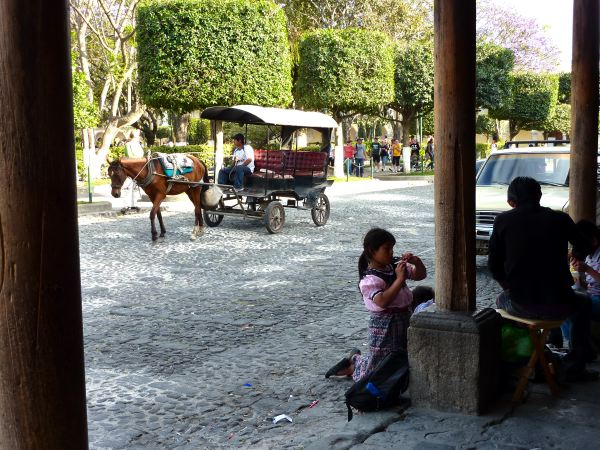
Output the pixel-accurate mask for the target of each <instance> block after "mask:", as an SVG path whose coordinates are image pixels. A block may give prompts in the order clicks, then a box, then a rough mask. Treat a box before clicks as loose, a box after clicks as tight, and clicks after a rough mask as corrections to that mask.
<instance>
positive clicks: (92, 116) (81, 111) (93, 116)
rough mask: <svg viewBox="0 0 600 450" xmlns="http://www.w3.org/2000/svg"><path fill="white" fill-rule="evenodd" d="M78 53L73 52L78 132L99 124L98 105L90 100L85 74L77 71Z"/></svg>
mask: <svg viewBox="0 0 600 450" xmlns="http://www.w3.org/2000/svg"><path fill="white" fill-rule="evenodd" d="M75 58H76V53H75V52H71V60H72V61H73V63H72V64H71V71H72V77H73V78H72V83H73V84H72V86H73V125H74V128H75V129H76V130H81V129H83V128H91V127H95V126H96V125H97V124H98V121H99V118H98V111H97V109H96V105H95V104H94V103H93V102H90V100H89V99H88V85H87V82H86V80H85V74H84V73H83V72H82V71H80V70H77V66H76V65H75V62H74V61H75Z"/></svg>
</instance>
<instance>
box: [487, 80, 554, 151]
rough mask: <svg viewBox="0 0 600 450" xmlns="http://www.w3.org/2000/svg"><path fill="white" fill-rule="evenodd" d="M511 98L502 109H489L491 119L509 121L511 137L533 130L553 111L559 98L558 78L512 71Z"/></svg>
mask: <svg viewBox="0 0 600 450" xmlns="http://www.w3.org/2000/svg"><path fill="white" fill-rule="evenodd" d="M510 80H511V81H510V82H511V95H510V97H509V99H508V101H507V102H506V104H505V106H504V107H502V108H499V109H496V110H490V114H491V116H492V117H494V118H496V119H501V120H508V121H509V129H510V131H509V133H510V138H511V139H512V138H514V137H515V136H516V135H517V133H518V132H519V131H520V130H523V129H535V127H536V125H539V124H540V123H542V122H544V121H546V120H548V118H550V117H551V116H552V114H553V112H554V108H555V106H556V101H557V98H558V76H557V75H555V74H545V73H533V72H513V73H512V74H511V76H510Z"/></svg>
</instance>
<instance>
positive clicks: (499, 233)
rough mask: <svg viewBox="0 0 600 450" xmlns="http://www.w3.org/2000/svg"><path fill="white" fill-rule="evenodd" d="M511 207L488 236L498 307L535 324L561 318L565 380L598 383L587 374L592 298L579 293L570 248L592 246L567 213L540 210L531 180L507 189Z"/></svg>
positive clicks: (537, 191)
mask: <svg viewBox="0 0 600 450" xmlns="http://www.w3.org/2000/svg"><path fill="white" fill-rule="evenodd" d="M507 197H508V204H509V205H510V206H511V207H512V208H513V209H512V210H510V211H505V212H503V213H501V214H500V215H498V217H496V220H495V222H494V231H493V233H492V236H491V237H490V249H489V259H488V268H489V270H490V272H491V274H492V276H493V277H494V279H495V280H496V281H497V282H498V283H499V284H500V286H501V287H502V288H503V289H504V292H503V293H502V294H500V296H499V297H498V299H497V304H498V307H500V308H503V309H505V310H506V311H508V312H509V313H510V314H513V315H515V316H520V317H524V318H531V319H550V320H551V319H563V318H567V317H570V318H571V321H572V322H571V323H572V330H571V343H570V344H571V348H570V351H569V353H568V354H567V356H566V357H565V359H564V365H565V372H566V375H567V380H570V381H585V380H595V379H597V378H598V373H597V372H593V371H587V370H586V369H585V364H586V362H588V360H589V359H590V358H591V357H592V355H593V351H592V349H591V347H590V312H591V303H590V299H589V298H588V297H587V296H585V295H582V294H578V293H576V292H575V291H574V290H573V289H572V288H571V285H572V284H573V278H572V277H571V273H570V271H569V265H568V259H567V255H568V243H569V242H570V243H571V244H572V245H573V246H574V247H576V248H581V249H583V248H587V247H588V246H589V243H588V242H587V241H586V239H585V238H584V237H583V236H582V235H581V234H580V233H579V232H578V230H577V228H576V227H575V224H574V223H573V220H572V219H571V218H570V217H569V216H568V215H567V214H565V213H563V212H560V211H554V210H552V209H550V208H545V207H542V206H540V199H541V197H542V190H541V188H540V185H539V183H538V182H537V181H536V180H534V179H533V178H529V177H517V178H515V179H514V180H513V181H512V183H510V186H509V187H508V193H507Z"/></svg>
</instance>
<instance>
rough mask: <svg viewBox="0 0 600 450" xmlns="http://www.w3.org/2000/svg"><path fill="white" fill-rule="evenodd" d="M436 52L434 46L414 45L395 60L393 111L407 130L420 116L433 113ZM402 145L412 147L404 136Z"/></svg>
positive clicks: (426, 44)
mask: <svg viewBox="0 0 600 450" xmlns="http://www.w3.org/2000/svg"><path fill="white" fill-rule="evenodd" d="M433 74H434V66H433V48H432V45H431V43H419V42H414V43H412V44H410V45H406V46H399V47H398V50H397V53H396V58H395V70H394V81H395V95H394V100H393V102H392V103H391V104H390V107H391V108H392V109H393V110H394V111H396V112H397V113H398V114H400V115H401V117H402V119H401V121H400V123H401V124H402V129H403V130H408V129H409V127H410V125H411V124H412V123H413V122H414V121H415V119H416V117H417V114H422V115H425V114H427V113H428V112H429V111H431V110H432V109H433ZM402 142H403V144H404V145H407V143H408V133H406V132H403V134H402Z"/></svg>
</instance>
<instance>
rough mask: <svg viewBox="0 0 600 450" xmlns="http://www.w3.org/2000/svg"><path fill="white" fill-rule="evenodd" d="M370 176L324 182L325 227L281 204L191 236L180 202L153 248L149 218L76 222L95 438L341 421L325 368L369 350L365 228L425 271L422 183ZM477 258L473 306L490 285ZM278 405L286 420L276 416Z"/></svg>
mask: <svg viewBox="0 0 600 450" xmlns="http://www.w3.org/2000/svg"><path fill="white" fill-rule="evenodd" d="M350 184H352V183H350ZM355 184H356V183H355ZM365 186H366V185H365ZM378 186H381V188H383V189H385V190H384V191H378V192H365V193H349V194H345V193H344V192H343V189H337V190H334V189H332V190H331V194H330V200H331V218H330V220H329V222H328V223H327V225H326V226H324V227H321V228H317V227H315V226H314V225H313V223H312V221H311V218H310V212H308V211H296V210H293V209H287V210H286V214H287V221H286V224H285V227H284V230H283V232H282V233H281V234H278V235H269V234H268V233H267V231H266V229H265V228H264V226H263V224H262V223H261V222H258V221H250V220H246V221H243V220H241V219H237V218H230V217H225V219H224V221H223V223H222V224H221V226H219V227H217V228H208V229H207V230H206V232H205V233H204V235H203V236H201V237H200V238H199V239H198V240H196V241H190V239H189V235H190V233H191V229H192V226H193V214H192V212H191V209H190V207H191V203H190V204H189V205H187V203H186V205H185V206H182V205H183V203H181V205H180V207H183V209H187V211H180V212H165V213H163V216H164V218H165V225H166V227H167V236H166V238H165V239H164V240H161V241H159V242H158V243H156V244H152V243H151V241H150V231H149V223H148V218H147V214H146V213H144V214H139V215H138V214H136V215H127V216H118V217H108V218H100V217H86V218H81V219H80V246H81V275H82V294H83V311H84V332H85V351H86V353H85V356H86V379H87V395H88V416H89V417H88V418H89V437H90V447H91V448H93V449H105V448H110V449H113V448H114V449H121V448H126V449H146V448H148V449H158V448H170V449H171V448H184V449H198V448H240V447H244V448H302V447H303V446H304V444H305V443H307V442H309V441H311V440H314V439H317V438H319V437H320V436H323V435H324V434H326V433H328V432H330V431H331V430H332V429H333V428H335V427H337V426H340V425H342V424H343V423H344V422H345V421H346V410H345V405H344V403H343V401H342V399H343V394H344V392H345V390H346V389H347V388H348V387H349V385H350V382H349V381H347V380H331V379H330V380H326V379H325V378H324V376H323V374H324V372H325V371H326V370H327V369H328V368H329V367H330V366H331V365H332V363H334V362H336V361H337V360H338V359H339V358H340V356H341V355H343V354H344V353H345V352H347V350H348V349H350V348H351V347H353V346H357V347H361V348H362V347H364V346H365V339H366V325H367V318H368V315H367V312H366V311H365V310H364V308H363V306H362V302H361V300H360V296H359V294H358V291H357V281H358V280H357V274H356V264H357V260H358V255H359V254H360V251H361V240H362V236H363V235H364V233H365V232H366V231H367V230H368V229H369V228H370V227H373V226H382V227H385V228H387V229H389V230H390V231H391V232H392V233H393V234H394V235H395V236H396V239H397V241H398V244H397V245H396V253H400V252H403V251H407V250H410V251H413V252H414V253H416V254H417V255H420V256H421V257H422V259H423V261H424V263H425V265H426V267H427V268H428V269H429V273H428V277H427V279H426V280H424V281H422V282H421V283H422V284H430V285H432V284H433V279H434V278H433V275H434V271H433V258H434V249H433V233H434V221H433V186H432V185H431V184H428V185H425V186H413V187H405V188H399V187H398V186H401V183H398V182H385V183H384V182H381V183H380V184H379V185H378ZM383 186H385V187H383ZM178 203H179V202H178ZM484 263H485V261H484V260H481V259H478V261H477V264H478V270H477V292H478V305H479V306H488V305H489V304H491V299H492V298H493V297H494V296H495V295H496V293H497V292H498V289H497V287H496V286H495V285H494V284H493V283H492V282H491V281H490V279H489V277H488V276H487V275H486V273H485V269H484ZM315 400H318V401H319V402H318V404H316V405H315V406H314V407H312V408H309V407H308V405H309V404H311V402H314V401H315ZM278 414H288V415H289V416H290V417H291V418H292V419H293V422H292V423H289V422H286V421H284V422H280V423H279V424H277V425H275V424H273V422H272V418H273V417H274V416H276V415H278Z"/></svg>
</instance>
